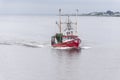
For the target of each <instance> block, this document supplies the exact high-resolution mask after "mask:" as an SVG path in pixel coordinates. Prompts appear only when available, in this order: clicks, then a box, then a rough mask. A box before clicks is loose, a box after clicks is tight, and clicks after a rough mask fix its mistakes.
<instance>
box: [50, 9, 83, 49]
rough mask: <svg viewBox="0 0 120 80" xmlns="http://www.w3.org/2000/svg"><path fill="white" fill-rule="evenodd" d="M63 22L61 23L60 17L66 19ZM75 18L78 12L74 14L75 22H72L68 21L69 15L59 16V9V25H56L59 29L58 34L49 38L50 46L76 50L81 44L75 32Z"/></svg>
mask: <svg viewBox="0 0 120 80" xmlns="http://www.w3.org/2000/svg"><path fill="white" fill-rule="evenodd" d="M66 16H67V20H66V21H65V22H62V21H61V17H66ZM77 16H78V10H77V12H76V20H75V22H72V21H71V20H70V17H71V15H70V14H67V15H61V9H59V23H58V22H56V24H57V25H58V27H59V32H58V33H56V34H55V35H53V36H52V37H51V46H52V47H54V48H76V49H78V48H79V46H80V43H81V40H80V38H79V37H78V32H77V25H78V23H77Z"/></svg>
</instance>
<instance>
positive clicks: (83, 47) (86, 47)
mask: <svg viewBox="0 0 120 80" xmlns="http://www.w3.org/2000/svg"><path fill="white" fill-rule="evenodd" d="M90 48H92V47H89V46H82V47H81V49H90Z"/></svg>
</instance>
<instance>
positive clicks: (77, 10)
mask: <svg viewBox="0 0 120 80" xmlns="http://www.w3.org/2000/svg"><path fill="white" fill-rule="evenodd" d="M77 27H78V9H76V35H77V34H78V32H77Z"/></svg>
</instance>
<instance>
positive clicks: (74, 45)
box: [52, 38, 81, 48]
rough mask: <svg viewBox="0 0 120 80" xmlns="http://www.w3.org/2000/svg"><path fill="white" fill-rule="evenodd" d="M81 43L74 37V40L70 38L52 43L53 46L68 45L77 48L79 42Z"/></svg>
mask: <svg viewBox="0 0 120 80" xmlns="http://www.w3.org/2000/svg"><path fill="white" fill-rule="evenodd" d="M80 43H81V41H80V39H79V38H77V39H74V40H70V41H66V42H62V43H56V44H53V45H52V46H53V47H70V48H79V44H80Z"/></svg>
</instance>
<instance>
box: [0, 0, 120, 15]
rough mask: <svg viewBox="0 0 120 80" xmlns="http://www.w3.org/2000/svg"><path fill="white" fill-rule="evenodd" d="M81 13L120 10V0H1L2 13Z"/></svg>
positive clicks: (0, 11) (0, 9)
mask: <svg viewBox="0 0 120 80" xmlns="http://www.w3.org/2000/svg"><path fill="white" fill-rule="evenodd" d="M59 8H61V9H63V11H73V10H75V9H79V12H80V13H85V12H93V11H106V10H113V11H120V0H0V13H1V14H12V13H14V14H21V13H22V14H24V13H25V14H27V13H32V14H39V13H40V14H44V13H46V14H47V13H48V14H49V13H57V12H58V9H59Z"/></svg>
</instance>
